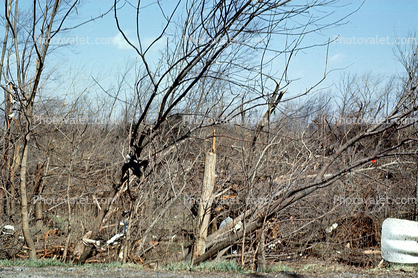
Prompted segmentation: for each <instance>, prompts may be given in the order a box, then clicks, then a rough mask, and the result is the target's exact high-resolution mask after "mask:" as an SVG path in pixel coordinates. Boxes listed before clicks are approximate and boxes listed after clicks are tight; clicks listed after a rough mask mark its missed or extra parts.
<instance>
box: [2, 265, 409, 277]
mask: <svg viewBox="0 0 418 278" xmlns="http://www.w3.org/2000/svg"><path fill="white" fill-rule="evenodd" d="M8 277H13V278H23V277H31V278H37V277H64V278H65V277H80V278H81V277H109V278H110V277H112V278H113V277H144V278H160V277H161V278H174V277H182V278H193V277H198V278H216V277H228V278H245V277H260V278H261V277H262V278H273V277H275V278H293V277H295V278H297V277H347V278H357V277H362V278H366V277H381V278H386V277H387V278H395V277H416V274H415V273H406V272H404V271H402V270H400V271H384V270H382V271H377V272H374V273H370V272H366V271H358V270H356V269H353V272H351V271H350V272H341V273H332V272H329V273H302V274H296V273H285V272H279V273H269V274H262V273H252V274H242V273H231V272H215V273H214V272H212V273H205V272H164V271H150V270H138V269H129V268H104V269H98V268H78V267H74V268H63V267H44V268H31V267H5V268H2V269H0V278H8Z"/></svg>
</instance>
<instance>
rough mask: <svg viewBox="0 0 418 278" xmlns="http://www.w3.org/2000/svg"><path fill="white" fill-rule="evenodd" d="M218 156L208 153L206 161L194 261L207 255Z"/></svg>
mask: <svg viewBox="0 0 418 278" xmlns="http://www.w3.org/2000/svg"><path fill="white" fill-rule="evenodd" d="M215 164H216V154H215V153H213V152H208V153H207V154H206V161H205V175H204V179H203V185H202V195H201V199H200V203H199V209H198V213H197V221H198V222H197V223H198V224H197V238H196V244H195V247H194V252H193V260H194V259H196V258H197V257H199V256H201V255H202V254H204V253H205V249H206V237H207V234H208V227H209V220H210V219H209V218H210V211H211V208H212V202H213V196H212V193H213V188H214V186H215Z"/></svg>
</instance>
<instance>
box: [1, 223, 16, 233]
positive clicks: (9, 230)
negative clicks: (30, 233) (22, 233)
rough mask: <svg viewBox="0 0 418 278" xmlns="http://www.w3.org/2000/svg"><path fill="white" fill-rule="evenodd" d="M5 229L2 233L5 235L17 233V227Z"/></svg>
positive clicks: (8, 226)
mask: <svg viewBox="0 0 418 278" xmlns="http://www.w3.org/2000/svg"><path fill="white" fill-rule="evenodd" d="M3 229H4V230H5V231H2V232H3V234H5V235H13V232H14V231H15V227H13V226H12V225H4V227H3Z"/></svg>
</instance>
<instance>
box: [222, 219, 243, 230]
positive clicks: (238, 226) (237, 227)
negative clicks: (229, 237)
mask: <svg viewBox="0 0 418 278" xmlns="http://www.w3.org/2000/svg"><path fill="white" fill-rule="evenodd" d="M233 221H234V220H233V219H232V218H231V217H229V216H228V217H227V218H225V219H224V220H223V221H222V222H221V225H219V229H221V228H222V227H223V226H225V225H227V224H229V223H231V222H233ZM240 229H242V222H241V221H239V222H238V223H237V224H235V226H234V233H236V232H237V231H239V230H240Z"/></svg>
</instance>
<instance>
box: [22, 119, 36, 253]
mask: <svg viewBox="0 0 418 278" xmlns="http://www.w3.org/2000/svg"><path fill="white" fill-rule="evenodd" d="M28 114H29V113H28ZM29 138H30V135H29V132H28V130H27V131H26V135H25V138H24V143H23V155H22V164H21V166H20V197H21V205H20V208H21V215H22V230H23V236H24V237H25V241H26V244H27V245H28V247H29V248H30V254H29V257H30V259H32V260H35V259H36V250H35V244H34V243H33V240H32V236H31V234H30V231H29V217H28V197H27V193H26V169H27V161H28V151H29Z"/></svg>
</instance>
